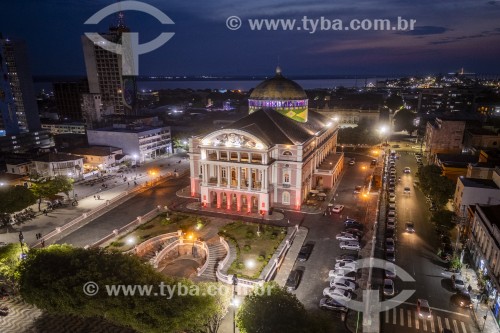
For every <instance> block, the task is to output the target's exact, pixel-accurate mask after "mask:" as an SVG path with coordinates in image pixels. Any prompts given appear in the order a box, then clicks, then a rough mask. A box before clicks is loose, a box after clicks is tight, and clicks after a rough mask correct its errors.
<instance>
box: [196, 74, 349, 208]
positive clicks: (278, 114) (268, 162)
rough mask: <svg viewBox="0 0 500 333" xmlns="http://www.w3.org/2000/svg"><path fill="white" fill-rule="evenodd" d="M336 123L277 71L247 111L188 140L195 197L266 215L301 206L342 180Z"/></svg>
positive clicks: (216, 205) (205, 203)
mask: <svg viewBox="0 0 500 333" xmlns="http://www.w3.org/2000/svg"><path fill="white" fill-rule="evenodd" d="M337 132H338V126H337V124H336V123H335V122H334V121H333V120H332V119H330V118H328V117H325V116H323V115H320V114H319V113H316V112H313V111H309V110H308V99H307V95H306V93H305V91H304V90H303V89H302V88H301V87H300V86H299V85H298V84H297V83H296V82H294V81H292V80H289V79H287V78H285V77H284V76H283V75H282V73H281V70H280V69H279V67H278V68H277V70H276V75H275V76H274V77H272V78H270V79H267V80H265V81H263V82H262V83H260V84H259V85H258V86H257V87H256V88H255V89H254V90H253V92H252V93H251V95H250V97H249V115H247V116H245V117H244V118H241V119H239V120H237V121H236V122H234V123H232V124H231V125H228V126H227V127H226V128H224V129H221V130H217V131H215V132H211V133H208V134H205V135H202V136H198V137H192V138H191V139H190V140H189V155H190V168H191V170H190V172H191V195H192V196H193V197H198V198H200V201H201V203H202V205H203V206H205V207H212V208H219V209H224V210H232V211H238V212H249V213H250V212H251V213H259V214H267V213H268V212H269V209H270V208H272V207H276V208H278V207H279V208H285V209H294V210H300V208H301V206H302V204H303V203H304V201H305V200H306V198H307V196H308V194H309V193H310V191H311V190H314V191H317V190H327V189H330V188H332V187H333V184H334V183H335V182H336V181H337V179H338V176H339V174H340V171H341V169H342V165H343V154H341V153H337V152H336V146H337Z"/></svg>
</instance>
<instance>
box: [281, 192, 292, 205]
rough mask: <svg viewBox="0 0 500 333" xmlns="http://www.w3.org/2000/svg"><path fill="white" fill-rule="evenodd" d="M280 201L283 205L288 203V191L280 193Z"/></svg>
mask: <svg viewBox="0 0 500 333" xmlns="http://www.w3.org/2000/svg"><path fill="white" fill-rule="evenodd" d="M281 202H282V203H283V204H285V205H289V204H290V193H289V192H283V194H282V195H281Z"/></svg>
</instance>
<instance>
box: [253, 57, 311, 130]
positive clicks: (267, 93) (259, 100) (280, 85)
mask: <svg viewBox="0 0 500 333" xmlns="http://www.w3.org/2000/svg"><path fill="white" fill-rule="evenodd" d="M307 105H308V99H307V95H306V92H305V91H304V89H302V87H301V86H300V85H299V84H298V83H296V82H294V81H292V80H290V79H287V78H285V77H284V76H283V75H282V74H281V68H280V67H279V66H278V67H277V68H276V75H275V76H274V77H272V78H270V79H267V80H265V81H263V82H261V83H260V84H259V85H257V87H255V89H254V90H253V91H252V93H251V94H250V97H249V98H248V108H249V113H252V112H255V111H257V110H259V109H265V108H270V109H274V110H276V111H278V112H279V113H281V114H283V115H285V116H287V117H289V118H292V119H293V120H296V121H299V122H306V121H307V111H308V106H307Z"/></svg>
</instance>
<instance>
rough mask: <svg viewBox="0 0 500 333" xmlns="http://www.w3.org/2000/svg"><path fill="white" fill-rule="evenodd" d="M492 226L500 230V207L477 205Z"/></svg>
mask: <svg viewBox="0 0 500 333" xmlns="http://www.w3.org/2000/svg"><path fill="white" fill-rule="evenodd" d="M477 206H479V207H478V208H479V209H480V210H481V211H482V212H483V214H484V215H485V216H486V218H487V219H488V220H489V221H490V223H491V224H496V225H497V227H499V228H500V205H477Z"/></svg>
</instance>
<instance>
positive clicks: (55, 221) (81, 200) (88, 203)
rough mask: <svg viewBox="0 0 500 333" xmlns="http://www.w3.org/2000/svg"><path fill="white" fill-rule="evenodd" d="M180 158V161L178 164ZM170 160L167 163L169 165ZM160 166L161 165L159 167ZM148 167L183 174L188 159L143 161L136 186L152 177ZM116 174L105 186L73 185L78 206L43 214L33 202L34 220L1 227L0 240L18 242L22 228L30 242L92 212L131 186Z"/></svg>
mask: <svg viewBox="0 0 500 333" xmlns="http://www.w3.org/2000/svg"><path fill="white" fill-rule="evenodd" d="M179 160H180V161H181V163H178V161H179ZM169 163H170V166H168V164H169ZM160 165H163V166H162V167H160ZM151 168H156V169H158V171H159V173H160V175H166V174H167V173H168V172H173V171H174V170H175V169H177V171H178V172H179V173H182V172H183V171H185V170H187V169H189V160H186V159H182V158H181V157H179V156H177V155H172V156H170V157H168V158H164V159H156V160H154V161H152V162H150V163H147V164H143V165H142V166H141V167H138V168H137V173H138V175H139V174H141V173H142V175H143V176H142V177H138V179H137V180H136V182H137V186H140V185H142V184H144V183H145V182H147V181H151V180H152V179H151V176H149V175H148V174H147V170H149V169H151ZM133 174H135V171H134V172H132V173H128V174H125V177H127V179H129V177H131V176H132V175H133ZM117 175H119V176H118V177H115V178H114V179H111V180H108V181H107V182H104V184H107V185H108V188H102V186H100V185H101V184H102V183H100V185H97V184H96V185H94V186H88V185H81V184H76V185H75V191H74V192H75V194H76V195H77V198H78V206H76V207H73V206H71V205H67V206H65V207H61V208H57V209H55V210H53V211H50V212H48V214H47V216H46V215H44V214H43V213H41V212H38V203H37V204H35V205H32V206H31V208H32V209H33V210H34V211H35V212H36V213H37V216H36V217H35V218H34V219H32V220H30V221H26V222H24V223H22V224H17V225H14V226H10V227H8V228H5V227H4V228H0V241H1V242H6V243H14V242H18V241H19V231H22V232H23V235H24V242H25V243H27V244H33V243H35V242H36V241H37V240H36V236H35V235H36V234H37V233H41V234H42V238H43V236H44V235H46V234H48V233H50V232H52V231H53V230H54V229H56V228H57V227H60V226H62V225H64V224H66V223H68V222H70V221H72V220H73V219H75V218H77V217H79V216H81V215H82V214H84V213H88V212H90V211H92V210H93V209H95V208H96V207H98V206H100V205H102V204H103V203H105V202H106V201H107V200H111V199H113V198H115V197H117V196H119V195H120V194H122V193H123V192H125V191H127V190H131V189H132V188H134V185H133V180H132V181H130V182H129V183H130V184H128V183H127V182H125V181H123V179H122V178H120V177H123V173H118V174H117ZM115 180H116V184H115ZM120 180H121V181H120ZM98 188H102V190H100V191H99V190H98ZM96 193H97V194H96ZM72 195H73V193H70V197H71V196H72ZM94 195H99V196H100V200H96V199H95V198H94ZM64 196H66V195H64ZM46 207H47V205H46V204H45V203H44V202H42V205H41V209H42V211H43V209H45V208H46Z"/></svg>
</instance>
